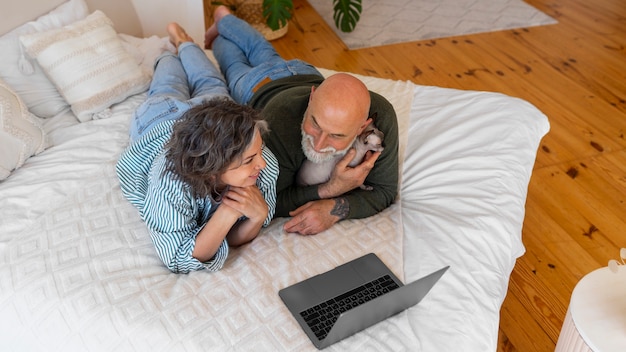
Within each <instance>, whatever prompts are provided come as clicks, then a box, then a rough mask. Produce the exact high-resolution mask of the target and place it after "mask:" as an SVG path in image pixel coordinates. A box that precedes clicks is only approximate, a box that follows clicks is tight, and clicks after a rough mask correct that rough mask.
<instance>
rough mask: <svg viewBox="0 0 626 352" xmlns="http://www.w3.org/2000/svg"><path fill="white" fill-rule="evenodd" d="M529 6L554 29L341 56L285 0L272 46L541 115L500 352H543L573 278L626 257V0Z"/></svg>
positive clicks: (319, 25)
mask: <svg viewBox="0 0 626 352" xmlns="http://www.w3.org/2000/svg"><path fill="white" fill-rule="evenodd" d="M329 1H330V0H329ZM363 1H367V0H363ZM527 2H528V3H529V4H531V5H533V6H535V7H536V8H538V9H539V10H541V11H543V12H545V13H546V14H548V15H550V16H552V17H553V18H555V19H557V20H558V21H559V23H558V24H555V25H549V26H540V27H530V28H522V29H518V30H507V31H500V32H494V33H487V34H476V35H469V36H460V37H453V38H446V39H438V40H427V41H420V42H412V43H405V44H397V45H390V46H385V47H376V48H370V49H361V50H353V51H350V50H347V49H346V47H345V46H344V45H343V43H342V42H341V41H340V39H339V38H338V37H337V36H336V35H335V34H334V32H332V30H331V29H330V28H329V27H328V26H327V25H326V24H325V22H324V21H323V20H322V19H321V18H320V17H319V15H318V14H317V13H316V12H315V10H313V9H312V8H311V6H310V5H309V4H308V3H307V2H306V1H305V0H295V1H294V4H295V16H296V17H295V20H296V21H295V22H294V21H292V22H291V23H290V29H289V32H288V34H287V35H286V36H285V37H283V38H281V39H278V40H276V41H273V42H272V43H273V44H274V46H275V47H276V49H277V50H278V51H279V53H280V54H281V55H283V57H285V58H288V59H290V58H300V59H303V60H305V61H308V62H310V63H312V64H313V65H315V66H318V67H323V68H328V69H333V70H337V71H348V72H354V73H358V74H363V75H370V76H375V77H382V78H390V79H397V80H410V81H412V82H414V83H416V84H421V85H433V86H440V87H449V88H457V89H470V90H483V91H493V92H501V93H505V94H508V95H511V96H515V97H519V98H522V99H525V100H527V101H529V102H531V103H532V104H534V105H535V106H536V107H537V108H539V109H540V110H541V111H543V112H544V113H545V114H546V115H547V116H548V118H549V120H550V124H551V130H550V132H549V133H548V135H547V136H546V137H545V138H544V139H543V141H542V142H541V144H540V147H539V150H538V153H537V160H536V164H535V168H534V172H533V176H532V178H531V181H530V185H529V193H528V200H527V204H526V218H525V221H524V228H523V241H524V244H525V246H526V254H525V255H524V256H523V257H521V258H520V259H518V261H517V264H516V266H515V269H514V270H513V273H512V274H511V281H510V285H509V290H508V294H507V297H506V300H505V301H504V304H503V306H502V309H501V321H500V338H499V343H498V350H499V351H523V352H529V351H553V350H554V346H555V344H556V341H557V339H558V336H559V332H560V329H561V326H562V324H563V319H564V318H565V313H566V311H567V307H568V304H569V298H570V295H571V292H572V290H573V288H574V286H575V285H576V283H577V282H578V280H579V279H580V278H582V277H583V276H584V275H585V274H587V273H589V272H591V271H593V270H594V269H597V268H599V267H602V266H606V265H607V262H608V260H609V259H618V258H619V248H621V247H626V203H625V201H626V139H625V137H624V135H625V133H626V1H624V0H594V1H588V0H529V1H527Z"/></svg>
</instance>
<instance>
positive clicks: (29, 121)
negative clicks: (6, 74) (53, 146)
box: [0, 80, 46, 180]
mask: <svg viewBox="0 0 626 352" xmlns="http://www.w3.org/2000/svg"><path fill="white" fill-rule="evenodd" d="M45 140H46V138H45V133H44V130H43V128H42V127H41V125H40V123H39V120H38V118H37V117H35V116H34V115H33V114H31V113H30V112H29V111H28V109H27V108H26V105H25V104H24V103H23V102H22V100H21V99H20V97H19V96H18V95H17V94H15V92H13V91H12V90H11V88H9V87H8V86H7V85H6V83H4V82H3V81H2V80H0V145H1V146H2V148H0V180H4V179H5V178H7V177H8V176H9V175H10V174H11V171H13V170H15V169H17V168H18V167H20V166H22V165H23V164H24V162H26V159H28V158H29V157H31V156H33V155H35V154H38V153H40V152H41V151H43V150H44V148H45V145H46V141H45Z"/></svg>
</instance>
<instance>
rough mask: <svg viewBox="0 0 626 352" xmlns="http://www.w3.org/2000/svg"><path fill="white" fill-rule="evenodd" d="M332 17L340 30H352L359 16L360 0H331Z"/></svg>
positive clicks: (360, 9)
mask: <svg viewBox="0 0 626 352" xmlns="http://www.w3.org/2000/svg"><path fill="white" fill-rule="evenodd" d="M333 10H334V13H333V19H334V20H335V25H336V26H337V28H339V29H340V30H341V31H342V32H352V31H353V30H354V28H355V27H356V24H357V22H359V19H360V18H361V11H362V7H361V0H333Z"/></svg>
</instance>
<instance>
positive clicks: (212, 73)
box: [178, 42, 229, 101]
mask: <svg viewBox="0 0 626 352" xmlns="http://www.w3.org/2000/svg"><path fill="white" fill-rule="evenodd" d="M178 57H179V58H180V60H181V62H182V65H183V68H184V69H185V72H186V74H187V81H188V85H189V90H190V92H191V98H192V99H193V100H194V101H195V100H198V99H201V100H208V99H212V98H214V97H216V96H229V94H228V87H227V86H226V80H225V79H224V76H222V74H221V73H220V71H219V70H218V69H217V67H215V65H214V64H213V63H212V62H211V61H210V60H209V58H208V57H207V56H206V53H205V52H204V51H203V50H202V49H200V47H199V46H198V45H196V44H195V43H193V42H185V43H183V44H181V45H180V46H179V47H178Z"/></svg>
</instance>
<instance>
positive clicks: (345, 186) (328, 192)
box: [317, 148, 381, 199]
mask: <svg viewBox="0 0 626 352" xmlns="http://www.w3.org/2000/svg"><path fill="white" fill-rule="evenodd" d="M355 153H356V151H355V150H354V148H351V149H350V150H349V151H348V153H346V155H345V156H344V157H343V158H342V159H341V160H340V161H339V162H338V163H337V165H335V168H334V169H333V172H332V174H331V175H330V180H328V182H326V183H324V184H321V185H320V186H319V187H318V189H317V192H318V195H319V197H320V198H322V199H329V198H334V197H339V196H340V195H342V194H344V193H346V192H349V191H351V190H353V189H355V188H357V187H359V186H361V185H362V184H363V183H364V182H365V178H366V177H367V175H369V173H370V171H371V170H372V169H373V168H374V163H375V162H376V159H378V157H379V156H380V154H381V152H375V153H372V152H371V151H369V152H367V153H366V154H365V157H364V158H363V161H362V162H361V163H360V164H359V165H357V166H355V167H350V166H348V164H349V163H350V161H352V159H353V158H354V154H355Z"/></svg>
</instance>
